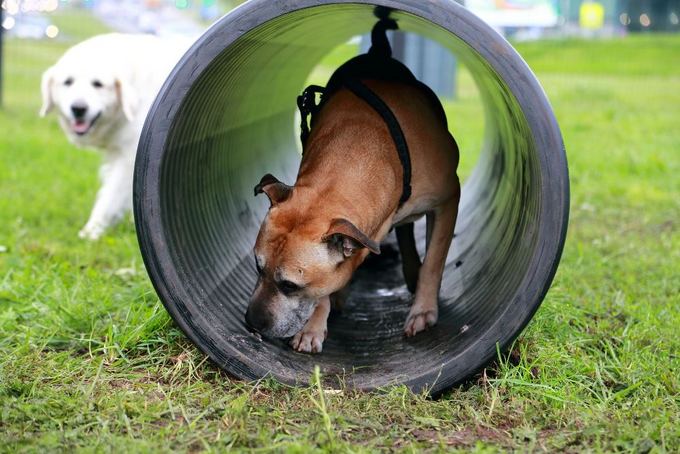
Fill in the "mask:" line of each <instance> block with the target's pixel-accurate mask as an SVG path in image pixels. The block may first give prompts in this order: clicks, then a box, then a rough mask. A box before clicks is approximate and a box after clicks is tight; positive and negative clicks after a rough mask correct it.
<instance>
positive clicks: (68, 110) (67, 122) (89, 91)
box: [40, 33, 190, 240]
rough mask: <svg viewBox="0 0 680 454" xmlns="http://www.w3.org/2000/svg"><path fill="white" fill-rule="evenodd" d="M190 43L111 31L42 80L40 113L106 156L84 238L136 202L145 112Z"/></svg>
mask: <svg viewBox="0 0 680 454" xmlns="http://www.w3.org/2000/svg"><path fill="white" fill-rule="evenodd" d="M189 44H190V43H189V42H188V41H187V42H185V41H179V40H165V39H160V38H158V37H155V36H151V35H125V34H118V33H112V34H106V35H100V36H96V37H94V38H90V39H88V40H87V41H83V42H82V43H80V44H77V45H75V46H74V47H72V48H71V49H69V50H68V51H66V53H65V54H64V55H63V56H62V57H61V58H60V59H59V61H57V63H56V64H55V65H54V66H52V67H51V68H49V69H48V70H47V71H45V73H44V74H43V77H42V86H41V88H42V97H43V105H42V108H41V110H40V115H41V116H45V115H47V113H48V112H49V111H50V110H51V109H52V108H53V107H56V110H57V112H58V114H59V123H60V124H61V127H62V129H63V130H64V132H65V133H66V136H67V137H68V139H69V140H70V141H71V142H72V143H73V144H75V145H77V146H79V147H93V148H97V149H99V150H101V151H102V152H103V154H104V163H103V165H102V167H101V169H100V178H101V180H102V185H101V188H100V189H99V192H98V193H97V199H96V202H95V204H94V207H93V208H92V213H91V214H90V218H89V220H88V221H87V223H86V224H85V226H84V227H83V228H82V230H80V233H79V236H80V237H81V238H87V239H90V240H96V239H97V238H99V237H100V236H101V235H102V234H103V233H104V231H105V230H106V229H107V228H109V227H111V226H113V225H114V224H116V223H117V222H118V221H120V220H121V219H122V218H123V217H124V216H125V214H126V213H127V212H128V211H129V210H130V208H131V207H132V176H133V171H134V163H135V154H136V152H137V143H138V142H139V138H140V135H141V132H142V126H143V125H144V120H145V118H146V115H147V112H148V110H149V108H150V107H151V104H152V103H153V100H154V99H155V97H156V94H157V93H158V90H159V89H160V87H161V85H162V83H163V81H164V80H165V78H166V77H167V75H168V74H169V72H170V70H171V69H172V68H173V67H174V65H175V64H176V63H177V61H178V60H179V57H180V56H181V55H182V54H183V53H184V52H185V51H186V49H187V48H188V45H189Z"/></svg>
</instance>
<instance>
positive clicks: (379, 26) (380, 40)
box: [368, 17, 399, 57]
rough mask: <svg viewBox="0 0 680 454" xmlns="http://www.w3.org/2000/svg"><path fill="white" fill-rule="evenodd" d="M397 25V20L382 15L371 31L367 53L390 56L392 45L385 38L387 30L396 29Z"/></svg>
mask: <svg viewBox="0 0 680 454" xmlns="http://www.w3.org/2000/svg"><path fill="white" fill-rule="evenodd" d="M397 29H399V26H398V25H397V21H395V20H394V19H390V18H389V17H382V18H381V19H380V20H379V21H378V22H377V23H376V24H375V25H374V26H373V30H372V31H371V48H370V49H369V50H368V53H369V55H374V56H379V57H391V56H392V46H390V42H389V41H388V39H387V30H397Z"/></svg>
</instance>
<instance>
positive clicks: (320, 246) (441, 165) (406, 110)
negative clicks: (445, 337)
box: [247, 81, 460, 352]
mask: <svg viewBox="0 0 680 454" xmlns="http://www.w3.org/2000/svg"><path fill="white" fill-rule="evenodd" d="M364 83H365V84H366V85H367V86H368V87H369V88H371V89H372V90H373V91H374V92H375V93H376V94H377V95H378V96H380V97H381V98H382V99H383V101H385V102H386V103H387V104H388V106H389V107H390V108H391V109H392V111H393V112H394V114H395V116H396V117H397V119H398V121H399V124H400V126H401V128H402V130H403V132H404V135H405V137H406V140H407V142H408V146H409V151H410V156H411V164H412V177H411V178H412V180H411V181H412V183H411V184H412V194H411V197H410V199H409V200H408V201H406V203H405V204H404V205H403V206H401V207H399V199H400V197H401V193H402V179H403V169H402V165H401V163H400V161H399V157H398V154H397V152H396V150H395V145H394V141H393V139H392V136H391V135H390V133H389V130H388V128H387V125H386V124H385V121H384V120H383V119H382V117H381V116H380V115H379V114H378V113H376V112H375V111H374V110H373V109H372V108H371V107H370V106H369V105H368V104H366V102H365V101H363V100H362V99H360V98H358V97H356V96H355V95H354V94H352V93H351V92H349V91H348V90H340V91H338V92H337V93H335V94H334V95H333V96H332V97H331V98H330V100H329V101H328V102H327V103H326V104H325V106H324V108H323V109H322V111H321V112H320V113H319V114H318V115H317V116H316V117H315V119H314V124H313V127H312V131H311V134H310V136H309V139H308V142H307V147H306V150H305V155H304V157H303V159H302V163H301V165H300V171H299V173H298V177H297V181H296V182H295V185H294V186H293V187H292V188H291V189H290V192H289V193H286V194H285V198H284V199H282V200H277V198H280V197H281V196H280V194H281V192H280V189H281V187H278V188H277V189H276V190H273V189H274V188H273V187H270V189H271V190H270V191H269V192H268V191H267V186H268V185H276V184H280V183H276V180H275V179H274V181H272V180H270V179H267V178H263V183H261V184H263V187H262V188H261V190H262V191H263V192H267V195H268V196H269V197H270V200H272V207H271V209H270V211H269V213H268V215H267V217H266V218H265V220H264V222H263V224H262V227H261V230H260V233H259V235H258V238H257V241H256V244H255V253H256V256H259V257H260V259H261V260H262V261H263V262H264V263H265V266H264V269H263V270H262V273H261V276H260V278H259V280H258V284H257V287H256V289H255V292H254V294H253V298H251V303H250V307H249V309H248V310H249V315H247V319H248V317H249V316H250V318H251V319H253V318H254V315H255V311H266V312H267V313H268V315H269V317H270V318H269V319H267V320H273V328H270V329H268V330H264V331H268V332H265V334H271V335H275V336H279V337H287V336H291V335H293V334H295V333H293V332H292V331H293V330H296V332H298V333H299V334H298V336H296V337H294V339H293V341H292V345H293V347H294V348H295V349H297V350H299V351H310V352H311V351H315V352H317V351H321V343H322V342H323V339H324V338H325V329H326V328H325V326H326V317H327V315H328V314H327V312H328V309H327V307H328V306H329V303H328V297H329V295H331V294H333V293H335V292H339V291H341V290H342V289H343V288H344V287H345V286H346V285H347V283H348V282H349V280H350V279H351V276H352V273H353V272H354V270H356V268H357V267H358V266H359V265H360V264H361V262H362V261H363V260H364V259H365V257H366V256H367V255H368V253H369V250H368V248H366V247H364V246H368V244H363V245H362V244H358V243H357V242H360V241H362V239H361V238H356V237H357V235H354V238H349V239H348V240H346V241H348V242H349V248H348V247H345V248H344V249H342V248H339V249H338V248H335V247H334V245H333V244H329V243H328V242H326V241H324V239H325V238H327V237H329V236H332V235H331V234H333V233H336V237H337V236H338V234H337V232H335V231H334V230H332V226H333V223H334V220H345V221H348V222H349V223H350V225H353V226H354V227H356V229H358V230H359V231H360V232H361V233H363V234H364V235H365V236H366V237H368V239H370V240H372V241H373V242H375V243H377V244H379V242H380V241H381V240H382V239H383V238H384V237H385V236H386V235H387V233H388V232H389V230H390V229H391V228H392V227H393V226H395V225H399V224H401V223H407V222H412V221H413V220H414V219H417V218H419V217H421V216H423V215H425V214H428V231H429V232H431V235H429V241H428V244H429V246H428V251H427V254H426V257H425V260H424V262H423V264H422V267H420V268H418V267H415V268H414V267H412V269H414V270H415V271H412V272H411V274H413V273H414V272H415V273H418V284H417V288H416V295H415V301H414V304H413V307H412V309H411V313H410V314H409V317H408V319H407V321H406V324H405V327H404V331H405V333H406V334H407V335H409V336H412V335H415V334H416V333H417V332H419V331H422V330H424V329H426V328H427V327H428V326H431V325H433V324H434V323H436V319H437V298H438V293H439V287H440V284H441V275H442V272H443V267H444V261H445V259H446V255H447V252H448V249H449V245H450V243H451V238H452V236H453V227H454V225H455V220H456V215H457V209H458V201H459V198H460V185H459V182H458V177H457V175H456V169H457V166H458V148H457V146H456V143H455V141H454V140H453V137H451V135H450V134H449V132H448V131H447V130H446V128H445V127H444V126H443V124H442V123H441V120H440V119H439V117H438V116H437V113H436V110H435V108H434V106H432V105H431V101H430V100H429V98H427V97H425V96H424V95H423V93H422V92H421V91H419V89H417V88H415V87H413V86H410V85H404V84H399V83H392V82H382V81H364ZM267 177H271V176H267ZM284 186H285V185H284ZM256 191H257V188H256ZM270 193H271V194H270ZM335 225H337V222H336V224H335ZM343 232H345V230H343ZM347 232H349V230H347ZM350 233H351V232H350ZM350 236H351V235H350ZM340 238H341V239H342V238H345V237H343V236H342V234H340ZM364 243H366V242H365V241H364ZM400 244H401V242H400ZM345 246H347V244H345ZM355 246H356V247H357V249H356V251H355V250H354V249H353V247H355ZM369 247H370V246H369ZM343 250H344V251H345V255H343V252H342V251H343ZM348 251H349V252H348ZM347 254H349V256H346V255H347ZM409 256H410V257H414V254H413V253H411V254H409ZM415 259H416V260H417V257H415ZM281 280H288V281H291V282H293V283H295V284H299V285H301V286H303V287H304V288H303V289H301V290H300V291H299V292H295V294H293V295H289V296H285V297H284V298H282V297H281V291H279V290H277V285H280V284H279V283H280V281H281ZM265 289H268V290H265ZM275 294H276V295H275ZM267 298H269V299H268V300H267ZM284 300H285V301H284ZM296 303H299V304H297V305H296ZM291 307H292V308H293V309H292V310H291ZM285 311H291V312H290V313H288V314H286V313H285ZM291 314H293V315H294V316H293V315H291ZM260 315H261V313H260ZM301 318H304V320H300V319H301ZM305 322H307V324H306V325H304V327H303V324H304V323H305ZM277 323H278V325H277ZM284 328H285V329H284ZM310 333H311V334H310ZM303 340H304V341H303Z"/></svg>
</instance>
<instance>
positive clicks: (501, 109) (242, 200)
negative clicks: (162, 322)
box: [135, 2, 568, 390]
mask: <svg viewBox="0 0 680 454" xmlns="http://www.w3.org/2000/svg"><path fill="white" fill-rule="evenodd" d="M255 3H257V4H258V5H259V6H260V7H259V8H258V7H257V6H258V5H255V6H250V7H249V6H246V7H245V8H244V7H242V8H240V11H239V9H237V10H236V11H235V12H234V13H232V14H231V15H230V16H232V17H231V18H230V17H226V18H225V19H223V20H222V21H221V22H219V23H217V24H216V25H214V26H213V27H212V28H211V29H210V30H209V31H208V32H207V33H206V35H205V36H204V37H203V38H202V39H201V40H199V42H198V43H197V44H196V45H194V47H193V48H192V49H191V50H190V51H189V52H188V54H187V55H186V56H185V57H184V59H183V60H182V61H181V62H180V64H179V65H178V67H177V68H176V69H175V71H174V72H173V74H172V75H171V77H170V79H169V80H168V82H166V85H165V86H164V88H163V89H162V91H161V94H160V95H159V98H158V99H157V101H156V104H155V105H154V107H153V108H152V112H151V114H150V117H149V118H148V119H147V124H146V126H145V132H144V134H143V137H142V141H141V143H140V150H139V157H138V162H137V169H136V181H135V217H136V222H137V227H138V232H139V236H140V243H141V247H142V252H143V255H144V258H145V263H146V264H147V268H148V269H149V272H150V275H151V278H152V281H153V282H154V285H155V287H156V289H157V290H158V292H159V295H160V296H161V299H162V300H163V302H164V303H165V305H166V307H167V308H168V310H169V311H170V313H171V314H172V316H173V318H174V319H175V320H176V321H177V323H178V325H179V326H180V327H181V328H182V329H183V330H184V331H185V332H186V333H187V335H188V336H189V337H190V338H191V339H192V340H193V341H194V342H196V343H197V345H199V347H201V348H202V349H203V350H204V351H206V353H208V354H209V355H210V356H211V358H212V359H213V360H214V361H215V362H216V363H217V364H218V365H220V366H222V367H224V368H226V369H227V370H228V371H230V372H232V373H233V374H235V375H237V376H239V377H243V378H253V379H254V378H259V377H262V376H266V375H267V374H270V375H272V376H274V377H275V378H277V379H278V380H281V381H283V382H285V383H306V382H307V381H308V379H309V377H310V374H311V373H312V371H313V368H314V366H315V365H317V364H318V365H319V366H320V368H321V371H322V373H324V375H325V376H326V377H327V379H328V380H329V386H334V383H336V382H335V378H338V377H339V378H341V380H342V381H343V382H345V383H347V384H349V385H350V386H353V387H357V388H363V389H371V388H376V387H380V386H384V385H388V384H391V383H406V384H407V385H408V386H410V387H412V388H414V389H415V388H417V389H422V388H424V387H427V388H428V389H434V390H437V389H445V388H446V387H449V386H451V385H452V384H453V383H455V382H458V381H460V380H461V379H463V378H465V377H466V376H468V375H469V374H470V373H472V372H474V371H475V370H476V369H478V368H479V367H481V366H483V365H484V363H486V362H487V361H488V360H489V359H491V358H492V357H493V356H495V354H496V351H497V347H498V346H500V347H503V346H505V345H507V344H508V343H509V342H510V341H511V340H512V339H513V338H514V337H515V336H516V335H517V334H518V333H519V331H520V330H521V329H522V328H523V327H524V325H525V324H526V323H527V322H528V320H529V319H530V317H531V315H532V314H533V312H534V311H535V310H536V309H537V307H538V305H539V304H540V301H541V299H542V298H543V296H544V294H545V292H546V290H547V288H548V285H549V283H550V281H551V279H552V276H553V274H554V272H555V268H556V266H557V261H558V260H559V253H560V251H561V247H562V242H563V239H564V231H565V226H566V206H567V205H568V202H567V200H568V199H567V198H568V188H567V182H566V161H565V160H564V149H563V145H562V142H561V137H560V135H559V129H558V128H557V124H556V122H555V121H554V117H553V115H552V112H551V110H550V107H549V105H548V103H547V101H546V100H545V96H544V94H543V92H542V91H541V89H540V86H539V85H538V84H537V82H536V81H535V79H534V78H533V76H532V75H531V73H530V71H528V69H527V67H526V66H525V65H524V63H523V61H522V60H521V59H520V58H519V57H518V56H517V55H516V54H515V53H514V51H513V50H512V49H511V48H510V46H509V45H507V43H505V41H504V40H502V38H500V37H497V36H496V35H495V34H494V33H493V32H492V31H491V30H487V29H486V28H484V26H483V25H480V23H479V22H478V21H476V20H475V19H474V18H472V17H471V15H470V14H469V13H467V12H466V11H465V10H463V9H462V8H460V7H458V6H457V5H453V6H441V7H440V8H444V10H442V12H441V13H440V12H438V11H437V10H431V9H425V10H421V9H420V8H424V6H418V2H358V3H337V2H321V3H322V4H319V2H308V3H309V4H310V5H309V7H299V5H298V7H296V8H292V7H291V8H285V5H284V7H282V6H281V5H279V6H278V7H277V6H272V5H271V4H269V5H267V3H266V2H255ZM269 3H277V2H269ZM287 3H289V2H282V4H287ZM290 3H298V4H299V3H300V2H290ZM302 3H304V2H302ZM375 3H381V4H387V5H388V6H393V4H397V6H400V8H396V10H395V11H394V12H393V13H392V17H394V18H395V19H397V21H398V23H399V27H400V29H401V30H404V31H407V32H411V33H417V34H420V35H423V36H426V37H428V38H430V39H433V40H436V41H438V42H439V43H441V44H442V45H444V46H446V47H447V48H448V49H450V50H451V52H453V53H454V55H455V56H456V58H457V59H458V61H459V62H461V63H462V64H463V65H465V67H466V68H467V69H468V70H469V71H470V73H471V74H472V76H473V78H474V80H475V83H476V85H477V87H478V90H479V93H480V98H481V102H483V105H484V119H483V121H484V122H485V130H484V141H483V147H482V150H481V153H480V157H479V159H478V162H477V164H476V167H475V169H474V171H473V172H472V175H471V176H470V177H469V178H468V179H467V181H466V182H465V184H464V186H463V189H462V199H461V203H460V208H459V216H458V222H457V225H456V229H455V237H454V240H453V244H452V247H451V249H450V251H449V255H448V259H447V265H446V269H445V271H444V278H443V283H442V288H441V292H440V308H439V311H440V312H439V322H438V324H437V325H436V326H435V327H434V328H432V329H430V330H428V331H426V332H424V333H421V334H419V335H417V336H415V337H414V338H411V339H406V338H404V336H403V323H404V321H405V318H406V314H407V313H408V309H409V306H410V304H411V301H412V296H411V295H410V294H409V292H408V291H407V290H406V287H405V284H404V281H403V278H402V275H401V268H400V264H399V256H398V254H397V253H396V251H394V250H392V249H390V248H389V247H387V249H386V250H387V253H385V254H383V256H382V257H381V258H380V260H378V261H373V263H371V264H370V265H371V266H367V267H364V268H362V269H360V270H359V271H358V272H357V273H356V275H355V278H354V280H353V282H352V290H351V294H350V297H349V300H348V304H347V306H346V308H345V310H343V311H342V312H341V313H333V314H331V317H330V319H329V336H328V339H327V340H326V342H325V343H324V350H323V353H321V354H318V355H309V354H303V353H297V352H295V351H293V350H292V349H291V348H290V347H288V345H287V344H286V342H285V341H283V340H267V339H264V340H262V339H259V338H258V337H256V336H254V335H253V334H251V333H250V332H249V331H248V330H247V329H246V326H245V323H244V313H245V309H246V305H247V301H248V298H249V296H250V293H251V291H252V289H253V287H254V285H255V281H256V272H255V268H254V260H253V254H252V248H253V245H254V242H255V238H256V235H257V232H258V230H259V227H260V224H261V222H262V219H263V217H264V215H265V213H266V211H267V209H268V208H269V202H268V200H267V199H266V197H254V196H253V186H254V185H255V184H256V183H257V182H258V181H259V180H260V178H261V177H262V176H263V175H264V174H266V173H272V174H273V175H276V176H277V177H278V178H279V179H281V181H284V182H286V183H288V184H292V183H293V182H294V181H295V176H296V174H297V169H298V165H299V162H300V154H299V144H298V141H299V138H298V136H297V131H296V129H295V127H294V123H295V113H296V104H295V98H296V96H297V94H299V93H300V92H301V91H302V89H303V88H304V85H305V81H306V80H307V78H308V76H309V74H310V72H311V71H312V70H313V69H314V67H315V66H316V65H317V63H318V62H319V61H320V60H321V59H322V58H323V57H324V56H325V55H326V54H327V53H328V52H329V51H331V50H332V49H333V48H335V47H336V46H338V45H339V44H342V43H344V42H346V41H347V40H348V39H350V38H351V37H353V36H356V35H360V34H364V33H367V32H368V31H370V29H371V27H372V26H373V24H374V23H375V20H376V19H375V16H374V15H373V9H374V4H375ZM426 3H428V2H421V5H423V4H426ZM435 3H437V2H435ZM313 5H314V6H313ZM277 8H278V9H277ZM450 8H453V9H450ZM443 13H446V14H448V16H444V15H443ZM437 17H439V18H442V17H443V18H444V19H441V20H439V23H438V22H437V20H438V19H437ZM239 27H240V28H239ZM480 27H481V30H482V31H484V33H486V34H487V35H488V37H490V38H488V39H486V38H487V35H485V34H484V33H482V34H479V35H478V36H477V35H476V34H477V33H479V30H480ZM487 28H488V27H487ZM452 29H453V30H454V31H452ZM527 74H528V75H527ZM536 99H538V100H539V101H538V102H537V101H536ZM480 121H482V119H480ZM450 122H452V123H454V124H455V119H450ZM461 153H465V150H461ZM423 227H424V226H423V225H421V224H418V225H417V228H416V237H417V240H418V243H419V250H420V251H421V254H422V253H423V252H424V244H423V243H424V228H423ZM391 250H392V251H393V252H392V253H390V251H391Z"/></svg>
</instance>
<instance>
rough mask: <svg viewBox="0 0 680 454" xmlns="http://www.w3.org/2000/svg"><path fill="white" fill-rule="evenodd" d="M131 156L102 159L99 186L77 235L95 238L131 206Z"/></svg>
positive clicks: (122, 154) (132, 161)
mask: <svg viewBox="0 0 680 454" xmlns="http://www.w3.org/2000/svg"><path fill="white" fill-rule="evenodd" d="M133 168H134V158H133V159H130V157H129V156H127V155H126V154H124V153H121V154H117V155H115V156H114V157H112V158H110V159H109V160H108V162H106V163H105V164H104V165H103V166H102V168H101V170H100V175H101V179H102V186H101V188H100V189H99V192H98V193H97V200H96V201H95V204H94V207H93V208H92V213H91V214H90V219H89V220H88V221H87V224H85V227H83V228H82V230H80V232H79V233H78V236H80V238H85V239H88V240H96V239H98V238H99V237H101V236H102V234H103V233H104V232H105V231H106V229H108V228H109V227H112V226H113V225H115V224H116V223H117V222H118V221H120V220H121V219H122V218H123V217H124V216H125V214H126V213H127V212H128V211H129V210H130V208H131V207H132V175H133V171H134V170H133Z"/></svg>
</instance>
